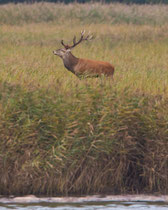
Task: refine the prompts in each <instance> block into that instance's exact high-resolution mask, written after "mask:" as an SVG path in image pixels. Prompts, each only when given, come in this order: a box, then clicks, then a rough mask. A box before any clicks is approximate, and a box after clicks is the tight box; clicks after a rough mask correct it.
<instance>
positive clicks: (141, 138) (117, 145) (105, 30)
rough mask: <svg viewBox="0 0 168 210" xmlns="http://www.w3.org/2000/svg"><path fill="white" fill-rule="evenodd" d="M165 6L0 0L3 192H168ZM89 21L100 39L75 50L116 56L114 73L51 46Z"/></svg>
mask: <svg viewBox="0 0 168 210" xmlns="http://www.w3.org/2000/svg"><path fill="white" fill-rule="evenodd" d="M151 11H152V12H151ZM167 11H168V6H163V5H155V6H151V5H148V6H147V5H145V6H137V5H136V6H135V5H131V6H127V5H121V4H110V5H100V4H86V5H78V4H70V5H66V6H65V5H63V4H51V3H44V4H33V5H26V4H17V5H13V4H9V5H4V6H0V24H1V27H0V194H3V195H7V194H15V195H17V194H20V195H23V194H30V193H34V194H37V195H41V194H43V195H58V194H59V195H60V194H61V195H67V194H86V193H154V192H159V193H163V194H164V193H167V192H168V155H167V151H168V62H167V61H168V22H167V20H168V12H167ZM102 14H103V15H102ZM49 17H50V18H49ZM70 17H72V19H70ZM83 28H85V29H86V31H91V32H92V33H93V34H94V35H95V39H94V40H93V41H92V42H88V43H86V42H85V43H82V44H81V45H80V46H78V47H77V48H76V49H74V51H73V53H74V55H76V56H77V57H86V58H90V59H95V60H104V61H108V62H110V63H112V64H113V65H114V66H115V74H114V80H113V81H111V80H109V79H108V78H90V79H85V80H79V79H78V78H77V77H75V76H74V75H72V74H71V73H70V72H68V71H67V70H66V69H65V68H64V66H63V64H62V61H61V59H59V58H58V57H56V56H54V55H53V53H52V51H53V50H54V49H57V48H60V46H61V44H60V40H61V39H62V38H63V39H64V40H65V41H66V42H69V41H71V40H72V37H73V35H74V34H77V35H78V34H79V32H80V31H81V29H83Z"/></svg>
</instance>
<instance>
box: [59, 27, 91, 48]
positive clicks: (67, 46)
mask: <svg viewBox="0 0 168 210" xmlns="http://www.w3.org/2000/svg"><path fill="white" fill-rule="evenodd" d="M84 34H85V30H82V31H81V37H80V39H79V40H78V41H76V36H74V38H73V45H72V46H69V45H64V44H63V45H64V46H65V48H66V49H68V48H69V49H72V48H74V47H75V46H76V45H78V44H79V43H81V42H82V41H84V40H91V39H92V38H93V36H92V35H90V32H89V34H88V35H87V36H86V37H84ZM61 43H62V42H61Z"/></svg>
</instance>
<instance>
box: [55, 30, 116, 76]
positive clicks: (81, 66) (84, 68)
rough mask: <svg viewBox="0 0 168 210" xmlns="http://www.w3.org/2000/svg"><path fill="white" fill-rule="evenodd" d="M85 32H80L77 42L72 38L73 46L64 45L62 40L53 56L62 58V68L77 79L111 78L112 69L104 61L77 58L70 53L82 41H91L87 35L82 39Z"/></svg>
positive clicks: (90, 37)
mask: <svg viewBox="0 0 168 210" xmlns="http://www.w3.org/2000/svg"><path fill="white" fill-rule="evenodd" d="M84 33H85V31H82V32H81V37H80V39H79V40H78V41H76V36H74V38H73V45H71V46H70V45H65V44H64V42H63V40H62V41H61V44H62V45H63V46H64V48H62V49H58V50H54V51H53V53H54V55H58V56H59V57H60V58H62V60H63V63H64V66H65V67H66V68H67V69H68V70H69V71H71V72H72V73H73V74H75V75H76V76H78V77H82V76H84V77H85V76H91V77H92V76H93V77H94V76H101V75H105V76H111V77H112V76H113V74H114V67H113V66H112V65H111V64H110V63H108V62H104V61H94V60H89V59H83V58H77V57H75V56H74V55H73V54H72V53H71V50H72V49H73V48H74V47H75V46H77V45H78V44H80V43H81V42H82V41H86V40H91V39H92V36H91V35H87V36H86V37H84Z"/></svg>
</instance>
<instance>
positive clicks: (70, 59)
mask: <svg viewBox="0 0 168 210" xmlns="http://www.w3.org/2000/svg"><path fill="white" fill-rule="evenodd" d="M62 59H63V62H64V66H65V67H66V68H67V69H68V70H69V71H71V72H72V73H75V72H74V67H75V66H76V64H77V63H78V60H79V58H76V57H75V56H74V55H72V53H71V52H68V53H66V54H65V55H64V56H63V58H62Z"/></svg>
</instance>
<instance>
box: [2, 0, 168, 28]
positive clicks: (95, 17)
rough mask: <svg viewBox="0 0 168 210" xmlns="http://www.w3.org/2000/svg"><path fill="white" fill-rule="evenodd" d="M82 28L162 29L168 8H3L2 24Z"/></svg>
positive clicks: (41, 5)
mask: <svg viewBox="0 0 168 210" xmlns="http://www.w3.org/2000/svg"><path fill="white" fill-rule="evenodd" d="M64 21H65V22H69V23H73V22H74V21H75V22H77V23H80V24H95V23H103V24H104V23H108V24H122V23H126V24H138V25H142V24H149V25H163V24H166V23H167V21H168V6H167V5H164V4H160V5H134V4H133V5H125V4H119V3H115V4H114V3H113V4H100V3H92V4H91V3H90V4H77V3H76V4H68V5H64V4H61V3H60V4H55V3H45V2H43V3H35V4H7V5H0V24H10V25H18V24H25V23H40V22H47V23H49V22H55V23H57V24H58V23H60V24H61V23H64Z"/></svg>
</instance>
